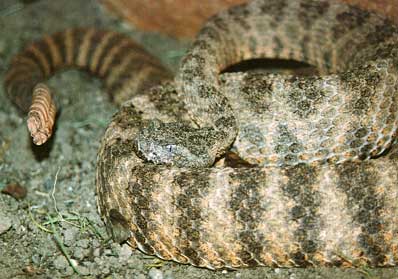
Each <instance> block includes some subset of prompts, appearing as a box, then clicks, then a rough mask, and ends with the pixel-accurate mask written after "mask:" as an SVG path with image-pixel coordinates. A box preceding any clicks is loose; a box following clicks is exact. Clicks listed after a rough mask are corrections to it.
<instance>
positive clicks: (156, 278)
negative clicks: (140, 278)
mask: <svg viewBox="0 0 398 279" xmlns="http://www.w3.org/2000/svg"><path fill="white" fill-rule="evenodd" d="M148 276H149V278H151V279H163V272H162V271H161V270H160V269H157V268H151V269H150V270H149V272H148Z"/></svg>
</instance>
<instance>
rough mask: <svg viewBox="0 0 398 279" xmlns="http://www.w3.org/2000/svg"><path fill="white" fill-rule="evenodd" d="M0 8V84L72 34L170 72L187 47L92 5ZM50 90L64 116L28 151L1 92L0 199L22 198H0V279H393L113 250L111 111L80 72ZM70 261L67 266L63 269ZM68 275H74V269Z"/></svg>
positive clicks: (44, 0)
mask: <svg viewBox="0 0 398 279" xmlns="http://www.w3.org/2000/svg"><path fill="white" fill-rule="evenodd" d="M24 2H25V3H29V4H27V5H25V6H22V5H19V4H18V3H19V2H17V1H14V0H1V2H0V79H1V80H2V79H3V75H4V73H5V70H6V69H7V65H8V63H9V61H10V59H11V57H12V55H13V54H15V53H16V52H17V51H18V50H19V49H20V48H21V47H22V45H24V44H25V43H27V42H29V41H31V40H33V39H36V38H39V37H40V36H41V35H43V34H44V33H49V32H54V31H57V30H62V29H64V28H66V27H71V26H88V25H94V26H97V27H106V28H109V29H113V30H119V31H121V32H125V33H128V34H129V35H131V37H133V38H135V39H136V40H137V41H139V42H141V43H142V44H143V45H145V46H146V47H147V48H148V49H149V50H150V51H151V52H153V53H154V54H155V55H158V56H159V57H161V59H162V60H163V61H164V62H165V63H166V64H167V65H169V66H170V67H171V68H173V69H175V68H176V66H177V64H178V60H179V58H180V57H181V56H182V54H183V53H184V49H185V48H186V46H187V42H176V41H173V40H172V39H170V38H165V37H163V36H160V35H157V34H148V33H142V32H139V31H137V30H133V29H132V28H131V27H127V26H125V25H124V24H123V23H121V22H119V21H118V20H117V19H115V18H112V17H111V16H110V15H108V14H107V13H106V12H104V11H102V9H101V8H100V7H99V6H98V4H97V2H96V1H94V0H85V1H78V0H56V1H54V0H52V1H51V0H41V1H24ZM50 85H52V86H53V87H55V88H57V92H58V93H59V95H61V98H60V100H61V104H62V111H61V114H60V116H59V119H58V120H59V121H58V127H57V130H56V133H55V137H54V138H53V140H52V141H51V142H50V143H49V144H47V145H45V146H44V147H35V146H33V145H32V144H31V143H30V138H29V135H28V133H27V130H26V128H25V126H24V119H23V118H21V117H20V116H19V115H18V113H17V111H16V110H15V109H14V108H13V107H12V106H11V104H10V102H9V101H8V100H7V99H6V98H5V96H4V92H3V88H2V87H0V91H1V92H0V127H1V129H0V190H2V189H4V188H5V187H6V186H7V185H9V184H10V183H19V184H20V185H21V186H23V187H25V188H26V189H27V191H28V194H27V196H26V197H25V198H23V199H20V200H16V199H15V198H13V197H11V196H9V195H5V194H0V270H1V273H0V278H80V277H84V278H109V279H110V278H157V279H160V278H165V279H166V278H167V279H171V278H292V279H293V278H398V271H397V270H394V269H374V270H368V269H347V270H344V269H336V268H317V269H268V268H257V269H244V270H239V271H217V272H214V271H209V270H205V269H199V268H194V267H191V266H183V265H179V264H176V263H172V262H164V261H160V260H158V259H157V258H154V257H150V256H147V255H144V254H142V253H141V252H139V251H136V250H131V249H130V248H129V247H128V246H127V245H126V244H124V245H119V244H117V243H113V242H112V241H111V240H110V239H109V235H108V234H107V233H106V230H105V227H104V225H103V223H102V221H101V219H100V217H99V216H98V213H97V209H96V202H95V190H94V189H95V185H94V168H95V160H96V152H97V148H98V145H99V139H100V137H101V135H102V134H103V132H104V129H105V127H106V125H107V123H108V121H109V119H110V116H111V115H112V113H114V112H115V111H116V107H114V106H113V105H112V104H110V103H109V102H108V100H107V98H106V95H105V94H104V92H103V90H102V89H101V83H100V82H99V81H98V80H96V79H93V78H91V77H89V76H88V75H86V74H84V73H80V72H77V71H68V72H66V73H62V74H57V75H56V76H55V77H54V78H52V79H51V81H50ZM68 259H69V262H68ZM72 267H73V268H72Z"/></svg>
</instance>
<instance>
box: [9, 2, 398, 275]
mask: <svg viewBox="0 0 398 279" xmlns="http://www.w3.org/2000/svg"><path fill="white" fill-rule="evenodd" d="M263 57H271V58H281V59H293V60H298V61H304V62H307V63H309V64H311V65H314V66H316V68H317V69H318V71H319V75H314V76H308V77H296V76H292V75H280V74H265V73H257V72H248V73H224V74H220V72H221V71H222V70H223V69H224V68H225V67H227V66H228V65H231V64H234V63H237V62H239V61H242V60H247V59H252V58H263ZM68 66H76V67H80V68H82V69H86V70H88V71H90V72H91V73H93V74H96V75H97V76H99V77H100V78H103V79H104V80H105V85H106V87H107V91H108V92H109V94H110V96H111V98H112V99H113V100H114V101H115V102H116V103H119V104H120V103H122V102H123V101H124V100H126V99H129V101H128V102H126V103H124V104H123V105H122V106H121V109H120V111H119V112H118V113H117V114H116V115H115V116H114V117H113V119H112V121H111V123H110V125H109V127H108V128H107V130H106V132H105V135H104V137H103V139H102V144H101V148H100V150H99V153H98V160H97V174H96V184H97V194H98V208H99V211H100V213H101V215H102V216H103V218H104V219H105V222H106V224H107V227H108V229H109V230H110V231H111V232H112V234H113V236H114V238H115V239H116V240H119V241H124V240H127V241H128V242H129V243H130V244H131V245H132V246H133V247H138V248H139V249H140V250H142V251H143V252H145V253H148V254H153V255H157V256H159V257H161V258H163V259H167V260H174V261H177V262H181V263H189V264H193V265H195V266H201V267H207V268H223V267H231V268H236V267H245V266H258V265H265V266H310V265H343V266H358V265H370V266H395V265H396V264H397V263H398V225H397V224H398V199H397V198H398V150H397V147H396V143H395V141H396V133H397V123H398V119H397V118H398V111H397V108H398V105H397V104H398V102H397V101H398V100H397V92H398V29H397V27H396V26H394V25H393V24H392V23H391V22H390V21H388V20H386V19H383V18H381V17H379V16H377V15H375V14H372V13H369V12H365V11H362V10H359V9H357V8H354V7H351V6H348V5H345V4H341V3H337V2H335V1H326V0H319V1H315V0H295V1H290V0H254V1H251V2H250V3H248V4H246V5H242V6H237V7H234V8H231V9H229V10H227V11H224V12H221V13H219V14H218V15H216V16H214V17H212V18H211V19H210V20H209V21H208V22H207V23H206V24H205V25H204V27H203V28H202V30H201V31H200V33H199V34H198V36H197V39H196V40H195V42H194V43H193V45H192V47H191V48H190V50H189V52H188V53H187V55H186V56H185V58H184V59H183V61H182V63H181V66H180V69H179V71H178V74H177V76H176V77H175V78H174V80H173V79H172V75H171V74H169V73H168V72H167V70H166V69H165V68H164V67H162V66H161V65H160V63H159V62H158V61H157V60H156V59H155V58H153V57H151V56H150V55H149V54H147V53H146V52H145V51H144V50H143V49H141V48H140V47H139V46H137V45H136V44H135V43H133V42H132V41H131V40H130V39H128V38H127V37H126V36H123V35H121V34H117V33H114V32H109V31H98V30H95V29H70V30H66V31H64V32H60V33H56V34H54V35H52V36H46V37H45V38H44V39H43V40H41V41H38V42H35V43H33V44H32V45H31V46H29V47H28V48H27V49H26V50H24V51H23V52H21V53H20V54H18V55H17V56H16V57H15V58H14V60H13V62H12V64H11V66H10V69H9V71H8V73H7V75H6V79H5V88H6V92H7V94H8V96H9V97H10V98H11V100H12V101H13V102H14V103H15V104H16V105H17V106H18V107H19V108H20V109H21V111H22V112H28V111H29V120H28V126H29V129H30V131H31V133H32V136H33V137H34V140H35V142H36V143H38V144H41V143H43V142H44V141H45V140H46V139H47V138H48V137H49V136H50V135H51V130H52V124H53V118H54V115H55V103H54V101H53V100H52V98H53V96H52V93H51V91H50V89H49V88H48V87H47V86H46V85H45V84H42V83H41V82H42V81H44V80H45V79H46V78H48V77H49V76H50V75H51V74H52V73H53V72H54V71H56V70H57V69H60V68H64V67H68ZM155 84H159V85H157V86H153V85H155ZM32 90H33V92H34V94H33V98H32ZM32 99H33V104H32V105H31V102H32ZM29 108H30V109H29ZM230 148H231V150H232V151H233V152H234V153H236V154H237V155H238V156H239V157H240V158H241V159H239V160H241V161H239V163H238V164H236V163H235V164H233V165H231V160H230V159H229V157H228V156H224V154H225V152H226V150H228V149H230Z"/></svg>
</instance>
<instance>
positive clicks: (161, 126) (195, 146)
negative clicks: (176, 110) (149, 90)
mask: <svg viewBox="0 0 398 279" xmlns="http://www.w3.org/2000/svg"><path fill="white" fill-rule="evenodd" d="M213 134H214V130H212V129H195V128H193V127H190V126H188V125H187V124H186V123H177V122H174V123H162V122H160V121H159V120H151V121H150V122H149V124H148V125H147V126H146V127H144V128H143V129H141V130H140V132H139V133H138V135H137V137H136V139H135V148H136V151H137V155H138V156H140V157H141V158H142V159H144V160H145V161H149V162H152V163H154V164H166V165H173V166H177V167H208V166H211V165H212V164H213V163H214V161H215V155H212V154H211V153H212V152H211V150H212V145H213V144H214V136H213Z"/></svg>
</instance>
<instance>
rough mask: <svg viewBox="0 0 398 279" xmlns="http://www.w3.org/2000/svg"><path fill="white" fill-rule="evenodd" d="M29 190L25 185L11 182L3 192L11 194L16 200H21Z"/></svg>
mask: <svg viewBox="0 0 398 279" xmlns="http://www.w3.org/2000/svg"><path fill="white" fill-rule="evenodd" d="M27 192H28V191H27V190H26V188H25V187H23V186H21V185H19V184H18V183H10V184H8V185H7V186H6V187H4V189H3V190H1V193H3V194H6V195H10V196H11V197H13V198H14V199H16V200H21V199H23V198H25V197H26V194H27Z"/></svg>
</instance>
